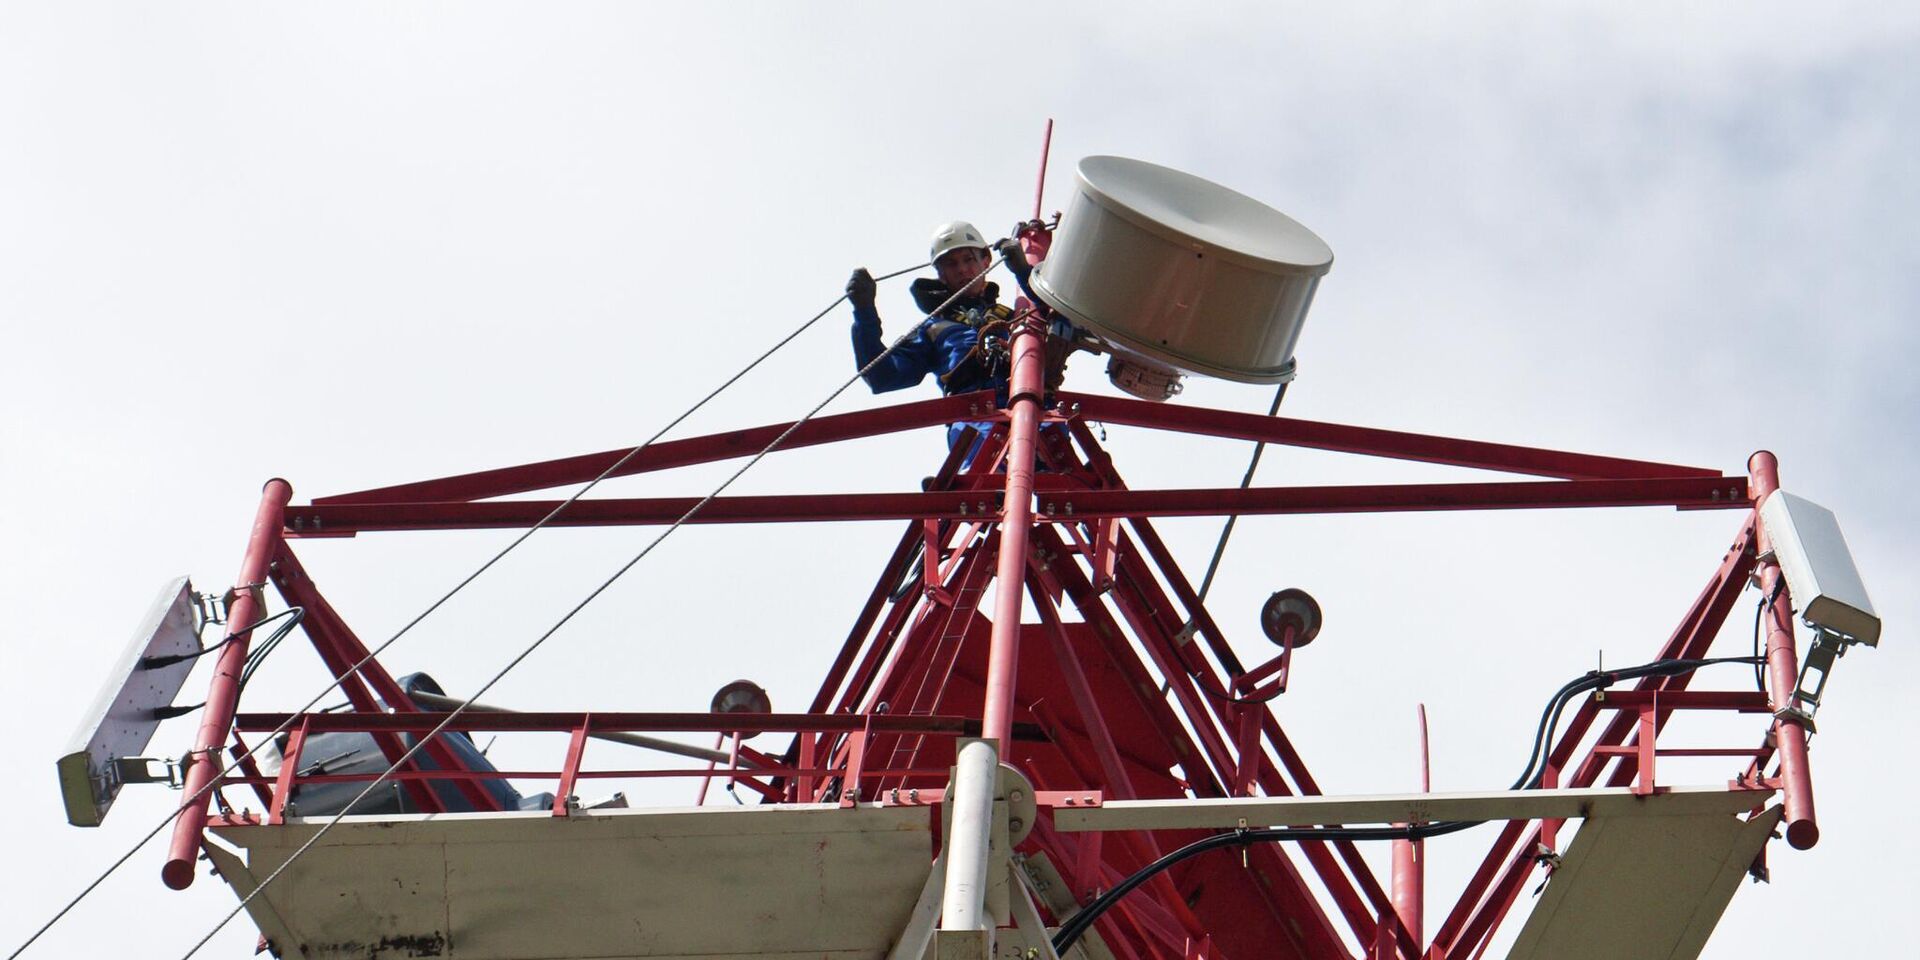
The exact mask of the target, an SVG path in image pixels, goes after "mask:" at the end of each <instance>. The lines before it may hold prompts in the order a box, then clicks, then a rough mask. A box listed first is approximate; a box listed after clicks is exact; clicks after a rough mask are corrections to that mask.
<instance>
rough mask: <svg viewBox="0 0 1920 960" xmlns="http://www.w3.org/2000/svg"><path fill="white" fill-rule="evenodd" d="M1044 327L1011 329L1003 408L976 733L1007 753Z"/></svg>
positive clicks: (1031, 322) (1031, 323)
mask: <svg viewBox="0 0 1920 960" xmlns="http://www.w3.org/2000/svg"><path fill="white" fill-rule="evenodd" d="M1046 335H1047V334H1046V328H1045V327H1044V326H1042V325H1041V323H1040V321H1039V320H1038V319H1037V318H1035V317H1031V316H1030V317H1027V318H1026V319H1024V320H1022V321H1020V323H1019V324H1018V325H1016V326H1015V328H1014V331H1013V376H1012V378H1011V382H1010V384H1009V386H1008V391H1007V394H1008V395H1007V412H1008V413H1009V414H1010V415H1011V417H1012V420H1013V426H1012V429H1011V431H1010V432H1009V435H1008V439H1007V497H1006V502H1005V507H1004V508H1003V513H1002V516H1001V520H1000V558H999V569H998V570H997V571H996V576H997V577H998V580H997V582H996V583H995V584H994V599H993V635H992V639H991V645H990V646H989V648H988V653H987V696H986V706H985V708H984V709H983V711H982V715H981V721H980V735H981V736H983V737H986V738H988V739H991V740H998V741H999V742H1000V752H1001V754H1002V755H1003V756H1004V755H1006V753H1007V747H1008V744H1009V743H1010V742H1011V736H1012V733H1013V683H1014V666H1015V664H1017V663H1018V662H1019V659H1020V612H1021V601H1022V593H1021V589H1020V585H1021V584H1023V583H1025V582H1026V579H1027V533H1028V531H1030V530H1031V529H1032V527H1033V460H1034V442H1035V439H1036V437H1037V436H1038V434H1039V429H1040V396H1041V393H1042V392H1043V391H1044V389H1045V387H1044V380H1045V375H1046V374H1045V370H1044V367H1045V366H1046Z"/></svg>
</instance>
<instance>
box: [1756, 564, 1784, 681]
mask: <svg viewBox="0 0 1920 960" xmlns="http://www.w3.org/2000/svg"><path fill="white" fill-rule="evenodd" d="M1786 585H1787V578H1786V577H1781V578H1780V579H1778V580H1775V581H1774V582H1773V593H1772V594H1770V595H1768V596H1765V597H1761V598H1760V605H1759V606H1757V607H1754V608H1753V656H1754V659H1755V661H1756V662H1755V663H1754V665H1753V685H1754V687H1755V688H1756V689H1758V690H1759V691H1760V692H1761V693H1766V692H1767V674H1766V667H1765V666H1764V664H1765V663H1766V662H1767V658H1766V657H1764V656H1762V655H1761V650H1760V618H1761V616H1763V615H1764V614H1765V613H1766V612H1767V608H1768V607H1771V606H1773V602H1774V601H1775V600H1778V599H1780V590H1781V588H1783V587H1785V586H1786Z"/></svg>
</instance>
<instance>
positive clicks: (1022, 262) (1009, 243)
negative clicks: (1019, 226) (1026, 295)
mask: <svg viewBox="0 0 1920 960" xmlns="http://www.w3.org/2000/svg"><path fill="white" fill-rule="evenodd" d="M993 249H994V251H995V252H997V253H999V254H1000V256H1002V257H1004V258H1005V259H1006V261H1007V269H1008V270H1011V271H1013V273H1014V275H1015V276H1020V277H1024V276H1026V275H1027V271H1028V270H1031V269H1033V268H1032V267H1031V266H1029V265H1028V264H1027V252H1026V251H1025V250H1022V249H1020V241H1018V240H1002V241H1000V242H999V243H996V244H994V245H993Z"/></svg>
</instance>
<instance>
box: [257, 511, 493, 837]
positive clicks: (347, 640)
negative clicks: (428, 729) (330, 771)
mask: <svg viewBox="0 0 1920 960" xmlns="http://www.w3.org/2000/svg"><path fill="white" fill-rule="evenodd" d="M272 575H273V583H274V586H275V587H277V588H278V589H279V590H280V594H281V596H283V597H286V598H287V602H288V603H291V604H295V605H297V606H300V607H302V608H304V609H305V610H306V615H305V616H304V617H303V618H302V619H301V623H302V624H303V625H304V626H305V628H306V632H307V636H308V637H310V638H311V639H312V640H313V645H314V649H315V651H316V652H318V653H319V654H320V659H321V660H322V662H324V663H326V665H327V669H329V670H331V671H332V672H333V675H334V676H335V677H339V678H340V679H341V684H340V689H341V690H342V691H343V692H345V693H346V694H347V699H348V700H349V702H351V703H352V704H353V708H354V709H355V710H360V711H377V710H380V709H382V707H383V706H384V708H385V709H390V710H395V711H398V712H401V713H410V712H413V711H416V710H418V709H419V708H418V707H417V706H415V704H414V702H413V698H412V697H410V696H408V695H407V692H406V691H405V690H404V689H401V687H400V684H399V682H398V681H396V680H394V679H393V675H392V674H389V673H388V672H387V669H386V667H384V666H381V664H380V663H379V661H377V660H373V659H372V658H371V657H370V656H369V654H368V650H367V646H366V644H364V643H361V642H360V638H359V637H358V636H357V635H355V634H354V632H353V629H352V628H351V627H349V626H347V622H346V620H345V619H344V618H342V617H341V616H340V614H339V612H338V611H336V610H334V608H333V604H332V603H329V602H328V601H327V598H326V597H325V596H324V595H323V594H321V592H320V588H319V587H318V586H317V585H316V584H314V582H313V578H312V577H311V576H309V575H308V574H307V570H306V567H305V566H303V565H302V564H301V563H300V558H299V557H298V556H296V555H295V554H294V552H293V550H292V549H291V548H289V547H288V546H287V545H286V544H284V543H283V544H281V547H280V549H279V550H278V551H276V552H275V554H274V562H273V571H272ZM355 664H361V666H360V667H359V669H357V670H356V669H354V665H355ZM376 695H377V696H378V697H379V699H378V701H376V700H374V696H376ZM374 742H375V743H376V744H378V745H379V747H380V751H381V753H382V754H384V755H385V756H386V758H387V762H388V763H389V764H398V763H400V762H401V759H400V758H402V757H405V756H406V755H407V750H408V748H407V745H406V744H405V743H403V742H401V740H400V739H399V738H397V737H389V736H384V735H379V736H375V737H374ZM419 753H424V754H425V755H426V758H427V759H428V760H431V761H432V762H433V765H434V766H436V767H438V768H440V769H442V770H463V769H466V764H465V762H464V761H462V760H461V759H460V756H459V755H458V754H456V753H454V752H453V750H452V749H451V748H449V747H448V746H447V745H446V744H445V743H442V742H441V741H440V739H439V738H438V737H436V738H434V739H431V740H428V741H427V744H426V746H425V747H424V748H423V749H422V750H420V751H416V756H415V757H413V758H410V759H408V760H407V761H406V762H405V764H404V769H417V768H418V767H420V766H421V764H420V763H419V757H418V754H419ZM454 785H455V787H454V788H455V789H456V790H457V791H459V793H460V795H461V796H462V797H463V798H465V799H466V801H467V803H469V804H471V805H472V806H473V808H474V809H475V810H499V809H500V808H501V807H500V801H499V800H498V799H497V798H495V797H494V796H493V794H490V793H488V792H487V791H486V790H484V789H482V788H480V787H479V786H476V785H475V784H472V783H468V782H465V781H459V780H456V781H454ZM405 789H406V790H407V791H408V794H409V796H411V797H412V798H413V801H414V803H415V804H417V805H418V806H419V808H420V809H421V810H423V811H426V812H429V813H437V812H442V811H444V810H445V809H446V805H445V804H443V803H441V801H440V797H439V795H438V794H436V793H434V792H433V790H432V789H431V788H430V786H429V785H427V784H415V783H409V784H407V785H406V786H405Z"/></svg>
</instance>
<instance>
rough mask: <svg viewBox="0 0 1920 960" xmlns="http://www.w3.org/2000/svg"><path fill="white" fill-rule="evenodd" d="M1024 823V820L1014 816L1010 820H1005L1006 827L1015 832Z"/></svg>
mask: <svg viewBox="0 0 1920 960" xmlns="http://www.w3.org/2000/svg"><path fill="white" fill-rule="evenodd" d="M1026 825H1027V824H1026V821H1024V820H1021V819H1020V818H1019V817H1014V818H1013V819H1012V820H1008V821H1007V829H1008V830H1011V831H1013V832H1015V833H1019V832H1020V828H1021V827H1024V826H1026Z"/></svg>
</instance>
